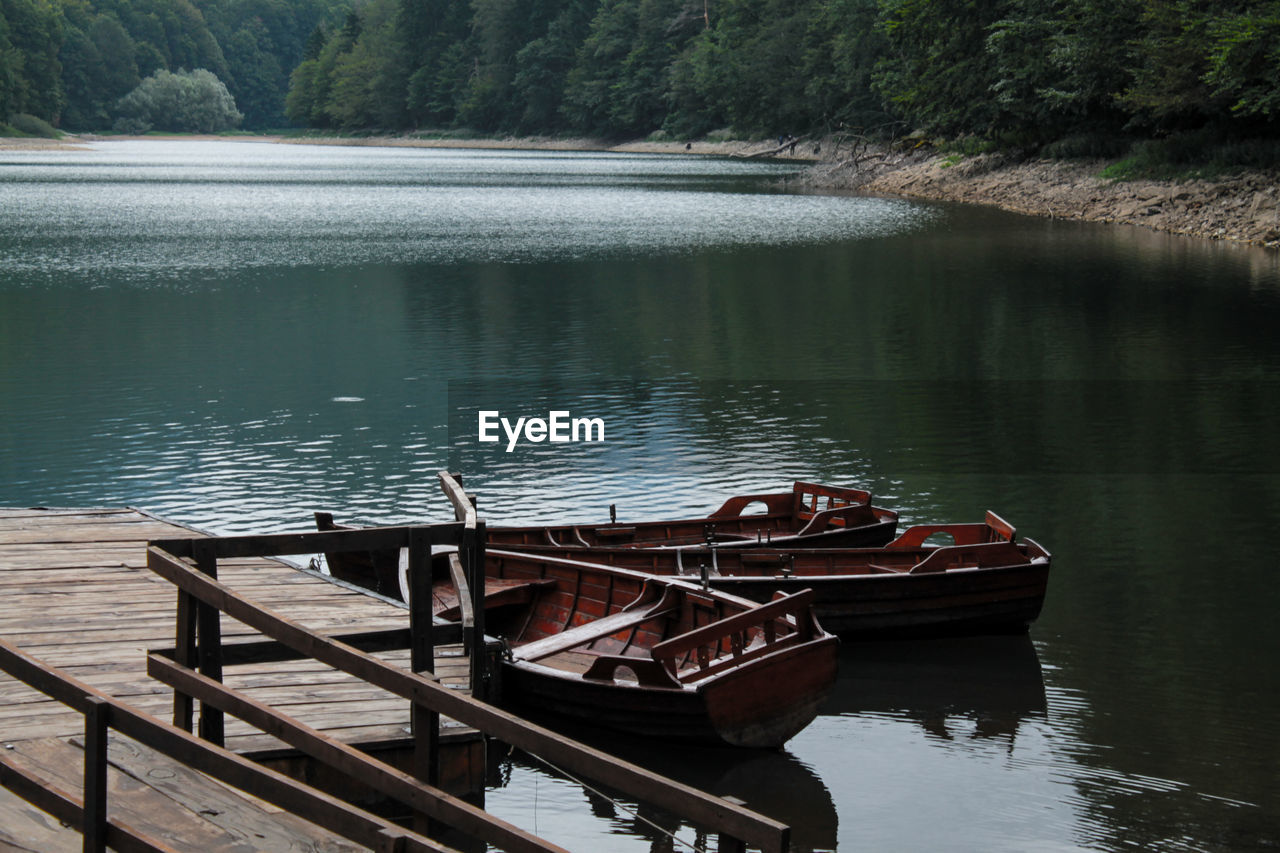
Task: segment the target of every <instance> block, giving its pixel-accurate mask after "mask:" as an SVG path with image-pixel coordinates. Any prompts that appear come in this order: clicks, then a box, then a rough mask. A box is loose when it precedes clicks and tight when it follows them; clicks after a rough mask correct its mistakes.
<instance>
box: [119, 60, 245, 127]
mask: <svg viewBox="0 0 1280 853" xmlns="http://www.w3.org/2000/svg"><path fill="white" fill-rule="evenodd" d="M116 109H117V111H118V112H119V114H120V118H121V119H123V120H134V121H136V122H141V123H143V124H147V125H150V126H152V127H155V128H157V129H159V130H168V131H176V132H195V133H217V132H218V131H222V130H228V129H230V128H233V127H235V126H236V125H238V124H239V123H240V120H241V119H242V118H244V116H242V115H241V114H240V111H239V110H237V109H236V101H235V98H233V97H231V93H230V92H228V91H227V87H226V85H225V84H224V83H223V82H222V81H221V80H219V79H218V77H217V75H215V74H214V73H213V72H212V71H207V70H205V69H203V68H197V69H196V70H194V71H179V72H177V73H176V74H175V73H172V72H169V71H165V70H163V69H162V70H160V71H157V72H156V73H155V74H152V75H151V76H150V77H148V78H147V79H145V80H143V81H142V82H141V83H139V84H138V87H137V88H136V89H134V90H133V91H132V92H130V93H129V94H127V95H125V96H124V97H123V98H121V99H120V101H119V103H118V104H117V105H116ZM116 124H117V126H119V125H120V122H119V121H117V123H116ZM134 126H135V127H136V126H140V125H134Z"/></svg>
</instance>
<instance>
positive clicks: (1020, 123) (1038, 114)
mask: <svg viewBox="0 0 1280 853" xmlns="http://www.w3.org/2000/svg"><path fill="white" fill-rule="evenodd" d="M1141 14H1142V12H1141V6H1140V2H1139V0H1106V2H1101V0H1009V8H1008V12H1007V14H1006V16H1005V17H1004V18H1001V19H1000V20H998V21H996V22H995V23H993V24H992V25H991V27H990V29H989V34H988V36H987V42H986V47H987V51H988V53H989V54H990V55H991V56H992V58H993V60H994V66H995V67H994V71H995V81H994V82H993V84H992V86H991V94H992V97H993V99H994V102H995V105H996V106H997V107H998V110H999V112H998V114H997V117H996V118H995V120H994V129H995V130H996V131H998V132H1002V133H1005V134H1007V135H1009V136H1011V137H1012V138H1014V139H1017V140H1021V141H1026V142H1044V141H1048V140H1052V139H1055V138H1059V137H1062V136H1065V135H1069V134H1072V133H1083V132H1089V133H1094V134H1097V133H1115V132H1118V131H1120V130H1121V128H1122V127H1123V125H1124V123H1125V121H1126V120H1127V116H1126V115H1125V113H1123V112H1122V111H1121V110H1120V108H1119V106H1120V105H1119V102H1118V97H1119V95H1120V93H1121V92H1123V91H1124V90H1125V89H1126V88H1127V87H1128V86H1129V84H1130V81H1131V79H1132V77H1131V74H1130V72H1129V71H1128V70H1127V69H1128V68H1129V67H1130V66H1131V64H1132V56H1133V50H1134V48H1133V46H1132V35H1133V33H1134V32H1136V31H1137V29H1138V25H1139V20H1140V18H1141Z"/></svg>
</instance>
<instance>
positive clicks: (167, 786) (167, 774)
mask: <svg viewBox="0 0 1280 853" xmlns="http://www.w3.org/2000/svg"><path fill="white" fill-rule="evenodd" d="M74 742H75V741H74V740H73V743H74ZM108 757H109V760H110V762H111V765H112V767H114V768H116V769H117V770H119V771H121V772H123V773H125V774H128V775H129V776H131V777H133V778H134V779H136V780H137V781H139V782H141V783H142V784H144V785H147V786H148V787H150V788H153V789H154V790H156V791H158V792H159V793H161V794H163V795H164V796H166V797H168V798H169V799H170V800H172V801H173V802H174V803H175V804H176V805H178V806H180V807H182V808H183V809H185V810H187V811H190V812H192V813H194V814H197V815H200V816H201V817H202V818H204V820H205V821H207V822H208V823H210V824H213V825H214V826H216V827H217V828H218V829H220V830H222V832H223V833H225V834H226V836H227V837H228V838H229V839H231V840H233V841H234V842H235V843H236V844H240V845H244V846H245V847H248V848H250V849H258V850H312V849H319V848H323V849H324V850H326V851H330V853H346V851H351V853H354V851H358V850H363V849H365V848H363V847H361V846H360V845H358V844H354V843H352V842H350V841H347V840H346V839H344V838H341V837H339V836H336V835H333V834H332V833H330V832H327V831H325V830H323V829H320V828H319V827H316V826H313V825H312V824H309V823H307V822H306V821H304V820H301V819H299V818H297V817H296V816H294V815H291V814H289V813H288V812H285V811H283V810H281V809H279V808H276V807H274V806H269V805H268V804H266V803H263V802H262V801H261V800H258V799H257V798H256V797H253V798H248V797H246V796H244V795H243V794H241V793H240V792H238V791H235V789H233V788H229V787H227V786H225V785H223V784H221V783H218V782H216V780H213V779H210V778H209V777H208V776H205V775H203V774H201V773H197V772H196V771H194V770H192V769H191V768H189V767H184V766H183V765H181V764H178V763H176V762H174V761H172V760H170V759H167V758H165V757H164V756H162V755H160V754H159V753H157V752H156V751H155V750H153V749H148V748H147V747H145V746H143V745H142V744H140V743H138V742H137V741H135V740H132V739H131V738H125V737H117V738H113V739H112V741H111V746H110V750H109V754H108ZM264 806H267V807H268V808H269V809H270V810H269V811H267V810H265V809H264V808H263V807H264Z"/></svg>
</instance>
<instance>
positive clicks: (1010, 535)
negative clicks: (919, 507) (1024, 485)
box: [885, 512, 1017, 550]
mask: <svg viewBox="0 0 1280 853" xmlns="http://www.w3.org/2000/svg"><path fill="white" fill-rule="evenodd" d="M938 533H943V534H946V535H948V536H950V537H951V539H952V544H953V545H980V544H982V543H984V542H1012V541H1014V537H1015V536H1016V534H1017V531H1016V530H1015V529H1014V527H1013V525H1011V524H1009V522H1007V521H1005V520H1004V519H1003V518H1001V517H1000V516H998V515H996V514H995V513H994V512H988V513H987V519H986V521H984V522H982V523H981V524H978V523H975V522H970V523H965V524H914V525H912V526H911V527H908V528H907V529H906V530H904V531H903V532H902V533H901V534H900V535H899V536H898V538H897V539H894V540H893V541H892V542H890V543H889V544H888V545H886V546H885V547H886V548H892V549H910V550H914V549H917V548H922V547H924V542H925V540H926V539H928V538H929V537H930V536H933V535H935V534H938Z"/></svg>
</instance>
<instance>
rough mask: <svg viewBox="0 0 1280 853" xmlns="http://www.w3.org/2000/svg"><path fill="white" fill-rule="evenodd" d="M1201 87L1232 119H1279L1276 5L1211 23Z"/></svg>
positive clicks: (1275, 1)
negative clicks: (1227, 106)
mask: <svg viewBox="0 0 1280 853" xmlns="http://www.w3.org/2000/svg"><path fill="white" fill-rule="evenodd" d="M1208 34H1209V38H1210V46H1209V55H1208V70H1207V71H1206V72H1205V82H1206V83H1208V84H1209V85H1210V86H1211V87H1212V94H1213V95H1214V96H1215V97H1223V98H1225V99H1227V100H1229V101H1231V113H1232V115H1233V116H1240V117H1250V118H1266V119H1276V118H1280V0H1271V2H1266V3H1259V4H1256V5H1255V6H1253V8H1249V9H1246V10H1243V11H1240V12H1238V13H1236V14H1233V15H1228V16H1224V17H1221V18H1217V19H1214V20H1211V21H1210V22H1209V26H1208Z"/></svg>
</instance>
